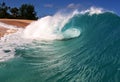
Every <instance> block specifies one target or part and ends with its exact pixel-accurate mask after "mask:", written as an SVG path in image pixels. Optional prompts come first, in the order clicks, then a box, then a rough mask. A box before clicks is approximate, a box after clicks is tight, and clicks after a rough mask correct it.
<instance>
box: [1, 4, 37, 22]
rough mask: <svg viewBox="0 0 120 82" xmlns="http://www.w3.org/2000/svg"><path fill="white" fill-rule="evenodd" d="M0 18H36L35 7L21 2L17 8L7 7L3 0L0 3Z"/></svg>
mask: <svg viewBox="0 0 120 82" xmlns="http://www.w3.org/2000/svg"><path fill="white" fill-rule="evenodd" d="M0 18H12V19H30V20H36V19H38V17H37V15H36V12H35V8H34V6H33V5H31V4H22V5H21V6H20V7H19V8H17V7H9V6H7V5H6V4H5V3H4V2H3V3H0Z"/></svg>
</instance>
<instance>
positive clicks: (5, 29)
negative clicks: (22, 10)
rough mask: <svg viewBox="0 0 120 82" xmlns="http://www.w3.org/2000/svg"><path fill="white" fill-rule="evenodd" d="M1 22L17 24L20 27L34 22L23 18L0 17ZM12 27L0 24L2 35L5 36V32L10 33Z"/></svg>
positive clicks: (0, 33)
mask: <svg viewBox="0 0 120 82" xmlns="http://www.w3.org/2000/svg"><path fill="white" fill-rule="evenodd" d="M0 22H2V23H5V24H9V25H14V26H17V27H18V28H19V27H20V28H21V27H22V28H25V27H26V26H27V25H29V24H30V23H31V22H33V20H23V19H0ZM9 30H10V29H8V28H4V27H1V26H0V37H3V36H4V34H6V33H7V34H9V33H8V32H10V31H9ZM13 32H15V31H11V33H13Z"/></svg>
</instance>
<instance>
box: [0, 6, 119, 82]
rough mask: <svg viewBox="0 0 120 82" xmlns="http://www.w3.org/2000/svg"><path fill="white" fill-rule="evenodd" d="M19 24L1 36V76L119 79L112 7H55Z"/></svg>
mask: <svg viewBox="0 0 120 82" xmlns="http://www.w3.org/2000/svg"><path fill="white" fill-rule="evenodd" d="M0 25H4V27H6V28H7V27H10V28H11V27H12V29H18V28H16V27H14V26H10V25H9V26H8V25H5V24H2V23H0ZM18 30H19V31H18V32H17V33H14V34H10V35H6V36H5V37H3V38H1V40H0V82H120V17H119V16H118V15H116V14H115V13H113V12H107V11H103V10H102V9H98V8H91V9H88V10H86V11H82V12H78V11H75V12H73V13H71V14H61V13H57V14H55V15H54V16H47V17H44V18H41V19H39V20H38V21H36V22H33V23H32V24H30V25H28V26H27V27H26V29H25V30H24V29H20V28H19V29H18Z"/></svg>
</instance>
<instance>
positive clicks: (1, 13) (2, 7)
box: [0, 2, 10, 18]
mask: <svg viewBox="0 0 120 82" xmlns="http://www.w3.org/2000/svg"><path fill="white" fill-rule="evenodd" d="M9 8H10V7H8V6H6V4H5V3H4V2H3V3H1V4H0V18H7V17H8V16H9V13H8V10H9Z"/></svg>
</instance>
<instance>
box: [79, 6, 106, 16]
mask: <svg viewBox="0 0 120 82" xmlns="http://www.w3.org/2000/svg"><path fill="white" fill-rule="evenodd" d="M85 13H89V15H90V16H91V15H93V14H102V13H104V10H103V9H102V8H96V7H91V8H90V9H87V10H84V11H81V12H80V14H85Z"/></svg>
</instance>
